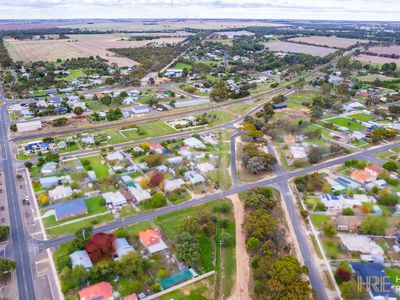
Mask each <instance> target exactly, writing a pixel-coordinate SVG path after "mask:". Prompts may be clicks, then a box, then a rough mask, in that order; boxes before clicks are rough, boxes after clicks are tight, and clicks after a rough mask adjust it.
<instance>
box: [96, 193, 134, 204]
mask: <svg viewBox="0 0 400 300" xmlns="http://www.w3.org/2000/svg"><path fill="white" fill-rule="evenodd" d="M101 196H102V197H103V199H104V200H105V201H106V203H107V204H112V205H113V206H114V207H117V206H124V205H127V204H128V202H127V200H126V198H125V196H124V195H122V193H121V192H120V191H117V192H108V193H104V194H101Z"/></svg>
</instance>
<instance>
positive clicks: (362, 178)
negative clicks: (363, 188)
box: [350, 170, 376, 183]
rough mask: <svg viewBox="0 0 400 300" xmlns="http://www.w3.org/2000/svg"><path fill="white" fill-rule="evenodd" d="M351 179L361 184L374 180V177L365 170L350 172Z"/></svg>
mask: <svg viewBox="0 0 400 300" xmlns="http://www.w3.org/2000/svg"><path fill="white" fill-rule="evenodd" d="M350 177H351V179H354V180H356V181H358V182H361V183H367V182H370V181H372V180H374V179H375V178H376V177H375V176H374V175H372V174H371V173H369V172H368V171H366V170H353V171H352V172H351V176H350Z"/></svg>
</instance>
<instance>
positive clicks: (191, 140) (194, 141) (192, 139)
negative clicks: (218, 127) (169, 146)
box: [183, 137, 207, 149]
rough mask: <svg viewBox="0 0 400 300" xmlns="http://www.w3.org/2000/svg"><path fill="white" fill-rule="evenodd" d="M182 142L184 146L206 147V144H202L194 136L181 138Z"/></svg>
mask: <svg viewBox="0 0 400 300" xmlns="http://www.w3.org/2000/svg"><path fill="white" fill-rule="evenodd" d="M183 144H185V146H188V147H189V148H193V149H206V148H207V147H206V145H204V144H203V142H202V141H200V140H198V139H196V138H195V137H190V138H187V139H185V140H183Z"/></svg>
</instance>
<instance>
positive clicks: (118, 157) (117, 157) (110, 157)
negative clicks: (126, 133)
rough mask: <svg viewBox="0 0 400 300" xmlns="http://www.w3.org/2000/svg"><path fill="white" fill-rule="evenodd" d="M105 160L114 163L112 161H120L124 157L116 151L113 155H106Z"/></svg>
mask: <svg viewBox="0 0 400 300" xmlns="http://www.w3.org/2000/svg"><path fill="white" fill-rule="evenodd" d="M106 159H107V160H108V161H114V160H118V161H121V160H124V155H123V154H122V153H121V152H119V151H117V152H114V153H109V154H107V156H106Z"/></svg>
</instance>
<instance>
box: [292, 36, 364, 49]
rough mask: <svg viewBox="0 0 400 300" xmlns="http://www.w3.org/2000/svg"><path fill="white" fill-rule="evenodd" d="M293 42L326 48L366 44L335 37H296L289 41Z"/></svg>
mask: <svg viewBox="0 0 400 300" xmlns="http://www.w3.org/2000/svg"><path fill="white" fill-rule="evenodd" d="M290 41H293V42H301V43H308V44H314V45H320V46H328V47H331V48H341V49H343V48H348V47H350V46H353V45H355V44H357V42H360V43H366V42H368V41H366V40H356V39H346V38H339V37H335V36H305V37H297V38H294V39H290Z"/></svg>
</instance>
